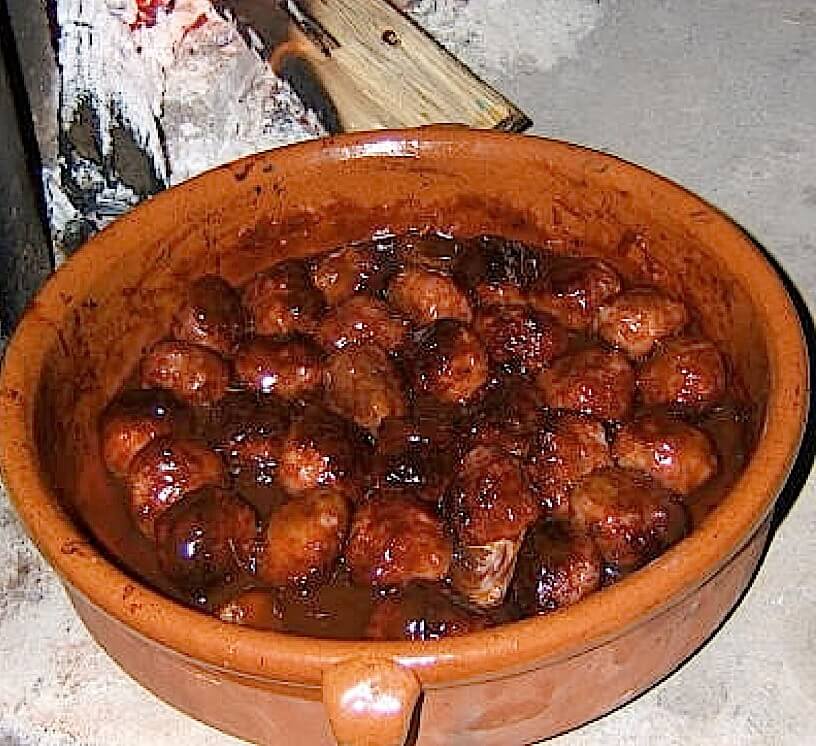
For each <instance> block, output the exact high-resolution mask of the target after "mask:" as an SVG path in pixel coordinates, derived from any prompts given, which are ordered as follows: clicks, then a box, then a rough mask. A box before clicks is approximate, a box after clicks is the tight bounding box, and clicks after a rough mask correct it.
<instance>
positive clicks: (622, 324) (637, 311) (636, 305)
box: [598, 288, 689, 358]
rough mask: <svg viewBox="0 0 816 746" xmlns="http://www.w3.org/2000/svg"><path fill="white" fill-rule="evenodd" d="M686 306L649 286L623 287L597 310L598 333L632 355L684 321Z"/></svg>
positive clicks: (649, 347)
mask: <svg viewBox="0 0 816 746" xmlns="http://www.w3.org/2000/svg"><path fill="white" fill-rule="evenodd" d="M688 318H689V315H688V311H687V310H686V306H685V305H684V304H683V303H681V302H680V301H677V300H672V299H671V298H669V297H668V296H666V295H663V293H661V292H659V291H657V290H654V289H653V288H640V289H635V290H627V291H626V292H625V293H621V294H620V295H619V296H617V298H614V299H613V300H612V301H611V302H609V303H608V304H606V305H604V306H603V307H601V309H600V310H599V311H598V334H600V336H601V337H602V338H603V339H605V340H606V341H607V342H609V344H612V345H616V346H617V347H620V348H621V349H622V350H623V351H624V352H625V353H626V354H627V355H629V356H630V357H633V358H639V357H643V356H644V355H647V354H649V352H651V350H652V348H653V347H654V344H655V342H656V341H657V340H659V339H663V338H664V337H668V336H670V335H672V334H675V333H676V332H678V331H680V330H681V329H682V328H683V327H684V326H685V325H686V323H687V322H688Z"/></svg>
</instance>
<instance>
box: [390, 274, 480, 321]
mask: <svg viewBox="0 0 816 746" xmlns="http://www.w3.org/2000/svg"><path fill="white" fill-rule="evenodd" d="M388 300H389V302H390V303H391V305H393V306H394V307H395V308H396V309H397V310H399V311H400V312H401V313H402V314H403V315H405V316H407V317H408V318H409V319H411V321H413V322H414V324H416V325H417V326H426V325H428V324H432V323H433V322H434V321H437V320H438V319H459V320H460V321H464V322H469V321H470V319H471V316H472V313H471V310H470V304H469V303H468V300H467V298H466V297H465V294H464V293H463V292H462V291H461V290H460V289H459V287H458V286H457V285H456V282H454V280H453V278H452V277H451V276H450V275H448V274H445V273H444V272H440V271H438V270H435V269H425V268H423V267H416V266H409V267H406V268H405V269H404V270H403V271H402V272H400V273H399V274H398V275H397V276H396V277H394V278H393V279H392V280H391V284H390V285H389V286H388Z"/></svg>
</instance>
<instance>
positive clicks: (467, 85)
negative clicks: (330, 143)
mask: <svg viewBox="0 0 816 746" xmlns="http://www.w3.org/2000/svg"><path fill="white" fill-rule="evenodd" d="M219 5H220V6H221V7H222V8H223V7H228V8H230V10H231V11H232V12H233V13H234V14H235V16H236V17H237V18H238V19H239V21H240V22H242V23H243V24H244V25H245V27H246V28H251V29H252V32H253V33H254V34H257V36H258V37H260V39H261V40H262V41H263V43H264V46H265V47H266V49H267V52H268V54H269V60H270V64H272V66H273V68H274V69H275V71H276V72H277V73H278V74H280V75H281V76H282V77H284V78H286V79H287V80H288V81H289V82H290V83H291V84H292V86H293V87H294V88H295V89H296V90H297V91H298V93H299V94H300V95H301V96H302V97H303V98H304V100H305V101H304V102H305V103H306V104H307V105H308V106H310V107H311V108H313V109H314V110H315V111H317V112H318V113H319V114H320V115H321V119H322V120H323V123H324V125H325V126H326V127H327V128H328V129H329V130H331V131H352V130H366V129H380V128H388V127H411V126H417V125H426V124H437V123H458V124H466V125H469V126H472V127H479V128H497V129H503V130H511V131H521V130H524V129H526V128H527V127H528V126H530V124H532V122H531V120H530V119H529V117H527V116H526V115H525V114H524V112H522V111H521V110H520V109H519V108H518V107H517V106H515V105H514V104H513V103H512V102H510V101H509V100H508V99H507V98H505V97H504V96H503V95H502V94H500V93H499V92H498V91H496V90H495V89H494V88H492V87H491V86H490V85H488V84H487V83H485V82H484V81H482V80H481V79H479V78H478V77H477V76H476V75H475V74H474V73H473V72H472V71H471V70H469V69H468V68H467V67H466V66H465V65H464V64H463V63H462V62H461V61H459V60H458V59H457V58H456V57H454V56H453V55H451V54H450V53H449V52H448V51H447V50H445V49H444V47H442V46H441V45H440V44H438V43H437V42H436V41H435V40H434V39H433V38H432V37H430V36H429V35H428V34H426V33H425V32H424V31H423V30H422V29H421V28H420V27H419V26H417V25H416V24H415V23H414V22H413V21H412V20H411V19H410V18H408V16H406V15H405V14H403V13H402V12H400V11H399V10H398V9H397V8H395V7H393V6H392V5H390V4H389V3H388V2H385V0H297V2H295V0H283V5H282V4H281V3H280V2H277V1H276V0H251V2H246V0H222V1H221V2H220V3H219ZM282 9H283V10H285V11H286V12H287V13H288V21H287V22H286V23H287V27H286V28H285V29H282V25H283V24H284V21H282V15H281V13H282Z"/></svg>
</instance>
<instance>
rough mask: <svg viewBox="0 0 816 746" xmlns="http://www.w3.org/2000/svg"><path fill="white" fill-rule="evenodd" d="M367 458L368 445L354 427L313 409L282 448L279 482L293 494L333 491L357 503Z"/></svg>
mask: <svg viewBox="0 0 816 746" xmlns="http://www.w3.org/2000/svg"><path fill="white" fill-rule="evenodd" d="M367 457H368V453H367V448H366V443H365V441H363V440H362V438H361V437H360V436H359V434H358V433H357V432H355V431H354V430H353V428H352V426H351V423H349V422H347V421H346V420H344V419H343V418H341V417H337V416H336V415H333V414H332V413H330V412H327V411H325V410H322V409H320V408H319V407H310V408H309V409H308V410H307V411H306V413H305V414H304V416H303V418H302V419H300V420H299V421H298V422H296V423H295V424H294V425H293V426H292V428H291V430H290V431H289V435H288V437H287V438H286V441H285V442H284V444H283V452H282V454H281V462H280V466H279V468H278V481H279V482H280V484H281V485H282V486H283V488H284V489H286V490H288V491H289V492H293V493H300V492H305V491H306V490H311V489H315V488H318V487H334V488H337V489H339V490H341V491H342V492H343V494H344V495H346V496H347V497H350V498H352V499H354V498H356V497H357V496H358V494H357V493H358V491H359V483H358V480H359V475H360V473H361V472H362V470H363V467H364V466H365V465H366V461H367Z"/></svg>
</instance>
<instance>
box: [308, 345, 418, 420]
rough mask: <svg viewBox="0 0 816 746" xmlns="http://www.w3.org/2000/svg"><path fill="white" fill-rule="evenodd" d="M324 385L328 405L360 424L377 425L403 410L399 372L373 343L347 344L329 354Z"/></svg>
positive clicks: (385, 354) (400, 413)
mask: <svg viewBox="0 0 816 746" xmlns="http://www.w3.org/2000/svg"><path fill="white" fill-rule="evenodd" d="M323 387H324V389H325V391H326V401H327V402H328V404H329V406H330V407H331V408H332V409H334V410H335V411H337V412H339V413H340V414H342V415H343V416H345V417H348V418H349V419H350V420H354V421H355V422H356V423H357V424H358V425H360V427H366V428H369V429H376V428H378V427H379V425H380V422H382V420H383V418H385V417H401V416H402V415H404V414H405V406H406V405H405V394H404V392H403V387H402V381H401V380H400V375H399V373H398V372H397V370H396V368H395V367H394V364H393V363H392V362H391V359H390V358H389V357H388V354H387V353H385V352H384V351H383V350H382V349H380V348H379V347H377V346H376V345H364V346H362V347H349V348H347V349H345V350H341V351H340V352H338V353H337V354H336V355H333V356H332V357H331V358H329V361H328V362H327V363H326V367H325V370H324V372H323Z"/></svg>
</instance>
